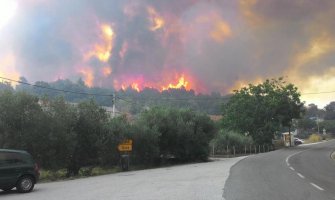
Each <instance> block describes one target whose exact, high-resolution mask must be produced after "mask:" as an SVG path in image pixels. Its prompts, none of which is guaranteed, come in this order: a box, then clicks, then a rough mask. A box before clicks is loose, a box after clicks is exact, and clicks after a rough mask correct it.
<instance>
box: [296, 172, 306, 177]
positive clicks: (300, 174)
mask: <svg viewBox="0 0 335 200" xmlns="http://www.w3.org/2000/svg"><path fill="white" fill-rule="evenodd" d="M297 174H298V176H300V178H305V177H304V176H303V175H302V174H300V173H297Z"/></svg>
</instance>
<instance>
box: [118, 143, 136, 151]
mask: <svg viewBox="0 0 335 200" xmlns="http://www.w3.org/2000/svg"><path fill="white" fill-rule="evenodd" d="M117 148H118V150H119V151H132V150H133V145H131V144H119V145H118V146H117Z"/></svg>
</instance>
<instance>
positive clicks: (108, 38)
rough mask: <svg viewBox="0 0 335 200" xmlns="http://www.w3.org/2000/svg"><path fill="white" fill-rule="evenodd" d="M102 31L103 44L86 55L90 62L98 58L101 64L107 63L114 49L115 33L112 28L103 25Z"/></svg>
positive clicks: (97, 45) (96, 46)
mask: <svg viewBox="0 0 335 200" xmlns="http://www.w3.org/2000/svg"><path fill="white" fill-rule="evenodd" d="M100 29H101V39H102V42H101V43H99V44H96V45H95V46H94V49H93V50H92V51H90V52H89V53H88V54H87V55H86V59H87V60H88V59H89V58H91V57H96V58H98V59H99V60H100V61H101V62H107V61H108V60H109V58H110V56H111V52H112V49H113V40H114V37H115V33H114V30H113V29H112V27H111V26H110V25H108V24H103V25H101V27H100Z"/></svg>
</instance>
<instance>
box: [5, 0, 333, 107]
mask: <svg viewBox="0 0 335 200" xmlns="http://www.w3.org/2000/svg"><path fill="white" fill-rule="evenodd" d="M0 13H1V14H0V76H3V77H7V78H13V79H18V78H19V77H21V76H23V77H25V78H26V79H27V80H28V81H30V82H35V81H49V82H50V81H55V80H57V79H71V80H77V79H78V78H79V77H81V78H82V79H83V80H84V81H85V83H86V84H87V85H88V86H90V87H93V86H99V87H114V88H116V89H121V88H126V87H132V88H134V89H136V90H142V89H143V88H145V87H151V88H156V89H158V90H164V89H166V88H171V87H175V88H178V87H181V86H184V87H185V88H186V89H193V90H195V91H196V92H197V93H211V92H220V93H221V94H228V93H230V92H232V90H233V89H238V88H240V87H243V86H246V85H247V84H248V83H254V84H257V83H260V82H262V81H264V80H265V79H271V78H278V77H284V78H285V79H286V80H287V82H291V83H293V84H295V85H296V86H297V87H298V88H299V91H300V92H301V93H302V100H303V101H306V104H309V103H316V104H317V105H319V107H323V106H325V105H326V104H327V103H329V102H330V101H333V100H335V93H324V94H310V93H320V92H329V91H335V77H334V75H335V68H334V66H335V56H334V55H335V54H334V53H335V45H334V42H335V20H334V19H335V1H333V0H318V1H316V0H202V1H201V0H169V1H167V0H95V1H92V0H0Z"/></svg>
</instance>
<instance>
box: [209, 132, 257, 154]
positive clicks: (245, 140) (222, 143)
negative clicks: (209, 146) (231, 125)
mask: <svg viewBox="0 0 335 200" xmlns="http://www.w3.org/2000/svg"><path fill="white" fill-rule="evenodd" d="M213 143H214V145H215V147H216V149H217V151H219V152H223V151H225V149H226V148H227V145H228V146H230V147H231V146H235V147H242V146H245V145H252V144H253V140H252V138H251V137H250V136H245V135H243V134H240V133H236V132H233V131H226V130H220V132H219V133H218V134H217V135H216V137H215V139H214V140H213Z"/></svg>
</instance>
